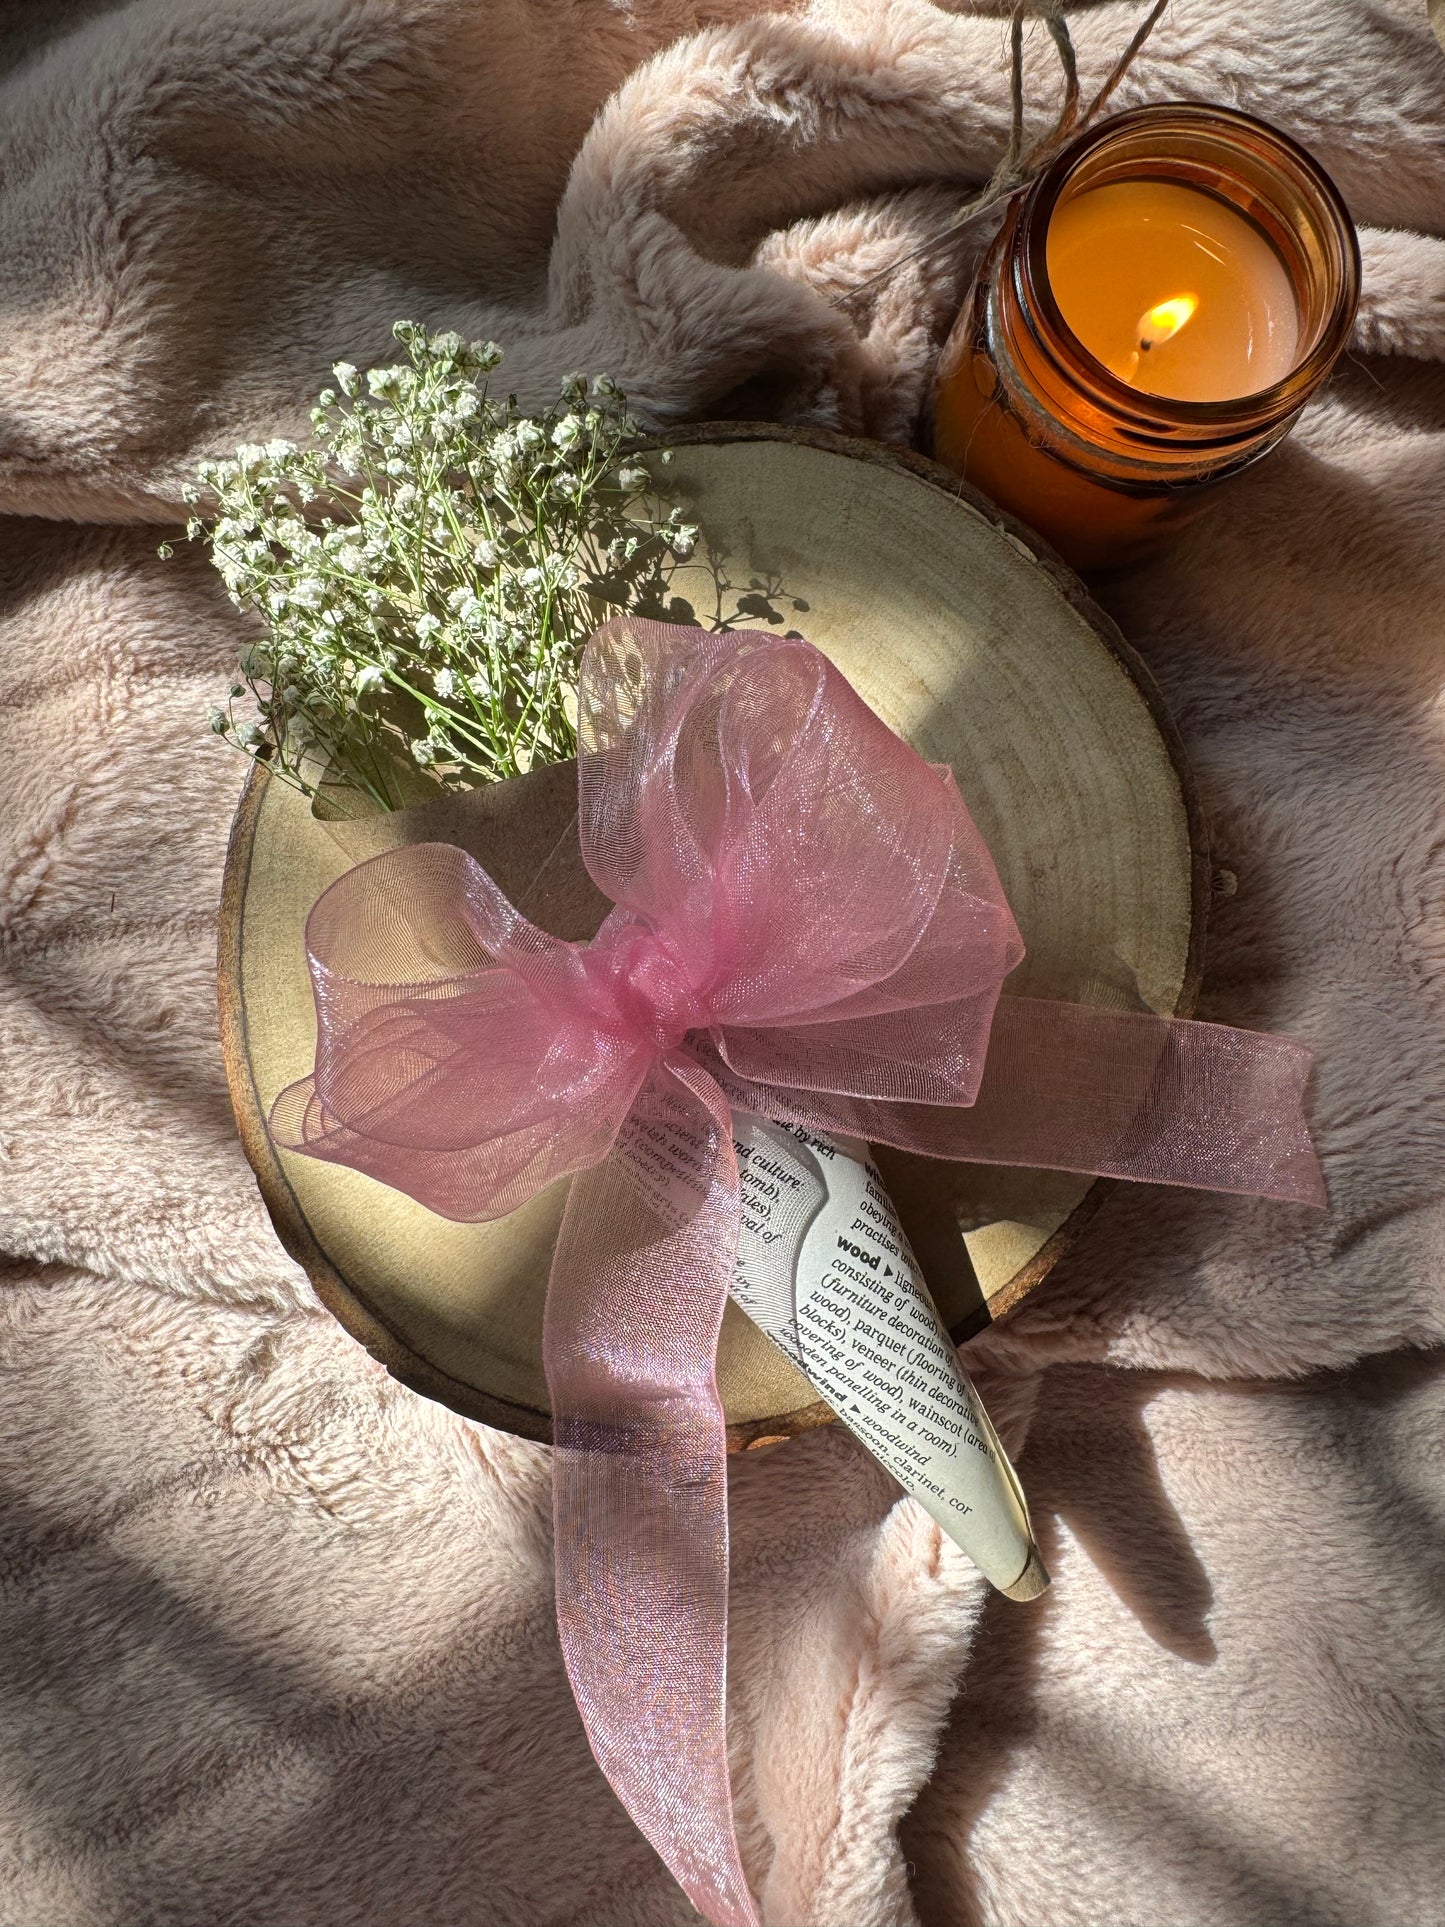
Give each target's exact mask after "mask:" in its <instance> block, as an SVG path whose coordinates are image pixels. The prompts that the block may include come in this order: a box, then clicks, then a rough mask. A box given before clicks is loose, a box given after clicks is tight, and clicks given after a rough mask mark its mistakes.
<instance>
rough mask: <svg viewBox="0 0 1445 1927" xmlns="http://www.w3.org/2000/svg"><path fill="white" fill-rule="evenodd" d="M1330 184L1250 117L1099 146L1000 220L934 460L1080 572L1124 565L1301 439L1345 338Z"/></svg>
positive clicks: (1342, 223)
mask: <svg viewBox="0 0 1445 1927" xmlns="http://www.w3.org/2000/svg"><path fill="white" fill-rule="evenodd" d="M1358 291H1359V251H1358V247H1357V244H1356V241H1355V234H1354V229H1353V227H1352V225H1351V223H1350V218H1349V215H1348V213H1347V211H1346V209H1345V207H1344V204H1343V202H1342V201H1341V200H1340V197H1339V195H1338V193H1337V192H1336V190H1335V188H1334V187H1333V185H1332V184H1331V183H1330V181H1329V179H1328V177H1327V176H1326V175H1325V174H1324V173H1323V172H1322V171H1321V170H1320V168H1319V167H1318V166H1317V165H1316V164H1315V163H1314V162H1313V161H1312V160H1311V159H1310V158H1309V156H1308V155H1306V154H1304V153H1303V152H1302V151H1301V150H1300V149H1299V148H1298V147H1296V146H1295V145H1294V143H1293V142H1292V141H1289V140H1287V139H1286V138H1285V137H1284V136H1283V135H1282V134H1278V133H1276V132H1275V131H1274V130H1273V129H1271V128H1268V127H1265V126H1264V125H1263V123H1262V122H1259V121H1256V120H1252V119H1251V118H1250V117H1249V116H1247V115H1244V114H1236V113H1233V112H1230V111H1228V110H1226V109H1223V108H1210V107H1199V106H1194V105H1192V104H1190V105H1186V104H1179V105H1174V106H1167V107H1156V108H1140V109H1138V110H1136V111H1135V112H1133V113H1130V114H1122V115H1120V116H1119V117H1118V119H1116V120H1113V121H1109V122H1106V123H1105V124H1104V125H1103V126H1101V127H1098V128H1096V129H1093V130H1092V131H1091V132H1089V133H1087V134H1085V135H1083V136H1082V137H1081V138H1080V139H1079V140H1078V141H1076V142H1075V143H1074V144H1073V146H1072V147H1070V148H1069V149H1068V150H1066V151H1065V152H1064V153H1063V154H1061V155H1060V156H1059V158H1058V159H1057V160H1056V161H1055V162H1054V163H1053V164H1052V165H1051V166H1050V167H1049V168H1048V169H1047V170H1046V172H1045V173H1044V174H1043V175H1042V176H1041V177H1040V179H1039V180H1038V181H1036V182H1035V183H1034V185H1033V187H1032V188H1031V189H1030V190H1029V192H1028V194H1027V195H1026V196H1025V197H1024V199H1023V201H1022V202H1021V203H1020V204H1019V205H1018V206H1017V207H1016V208H1015V209H1014V211H1013V212H1012V214H1011V215H1010V216H1009V218H1008V219H1007V220H1006V221H1005V223H1004V226H1003V228H1002V230H1001V231H1000V234H999V236H998V238H997V240H996V241H995V242H994V245H993V247H992V248H991V249H990V250H989V253H988V255H987V257H986V258H985V261H984V263H983V265H982V267H981V268H980V270H979V274H978V278H977V280H976V282H975V284H974V288H973V290H972V293H971V294H970V297H969V300H968V302H967V303H966V304H965V306H964V309H963V312H962V313H961V314H960V316H959V319H958V322H957V324H956V325H955V327H954V330H953V333H952V334H951V335H950V337H949V341H948V344H947V346H946V348H945V350H944V354H943V358H942V360H941V362H940V364H939V374H938V380H937V383H936V385H935V389H934V396H933V435H934V452H935V454H936V455H937V457H938V459H939V460H940V461H942V462H945V463H946V464H947V465H948V466H949V467H951V468H953V469H955V470H956V471H957V472H959V473H960V474H962V475H963V476H964V477H965V478H966V479H967V480H968V481H970V482H972V483H973V484H974V485H975V486H976V487H978V488H980V489H981V490H982V491H983V492H984V493H985V494H986V495H989V496H991V497H992V498H993V500H994V501H996V502H997V503H998V504H999V505H1000V506H1001V507H1003V508H1006V509H1008V510H1010V511H1012V513H1014V514H1015V515H1017V516H1018V517H1019V518H1020V519H1021V520H1022V521H1024V522H1027V523H1029V524H1031V525H1032V526H1033V527H1035V528H1037V529H1038V530H1039V531H1040V532H1041V533H1042V534H1043V535H1045V536H1046V537H1047V538H1048V539H1049V540H1050V541H1051V542H1052V543H1053V544H1054V546H1055V547H1056V548H1057V549H1059V550H1060V552H1061V553H1062V554H1063V555H1064V557H1065V558H1066V560H1069V561H1071V562H1073V563H1074V564H1075V565H1076V566H1078V567H1081V568H1088V567H1100V566H1105V565H1108V564H1110V563H1114V562H1118V561H1123V560H1127V559H1128V558H1129V557H1130V556H1131V555H1134V554H1137V553H1139V552H1140V551H1141V550H1142V549H1144V548H1145V547H1147V546H1149V545H1150V544H1151V543H1152V542H1153V541H1154V540H1156V539H1157V538H1158V536H1159V535H1160V534H1161V533H1162V532H1164V531H1165V530H1167V529H1170V528H1173V527H1176V526H1178V524H1179V523H1180V522H1182V521H1184V520H1186V519H1188V518H1189V517H1190V516H1191V515H1192V514H1193V513H1195V512H1196V511H1197V509H1198V507H1199V506H1200V503H1201V500H1202V496H1201V491H1203V490H1204V489H1205V488H1207V487H1208V486H1210V485H1212V484H1215V483H1217V482H1219V481H1221V480H1222V479H1224V478H1225V477H1226V476H1228V475H1231V474H1233V473H1235V472H1236V471H1237V470H1239V469H1241V468H1244V467H1245V466H1247V465H1248V464H1249V463H1250V462H1251V461H1253V460H1255V459H1256V458H1257V457H1258V456H1260V455H1262V454H1263V453H1265V451H1266V450H1267V449H1269V448H1271V447H1272V446H1273V445H1274V443H1275V442H1277V441H1278V440H1279V439H1280V438H1281V437H1282V436H1283V435H1284V434H1285V433H1286V432H1287V431H1288V429H1289V428H1290V426H1291V425H1292V424H1293V422H1294V420H1295V417H1296V416H1297V415H1298V413H1299V411H1300V409H1301V408H1302V407H1303V406H1304V403H1305V402H1306V401H1307V400H1308V398H1309V396H1310V395H1311V394H1312V393H1313V392H1314V390H1315V389H1316V388H1317V387H1318V385H1319V383H1320V382H1321V381H1322V380H1323V379H1324V378H1325V376H1326V375H1327V374H1328V372H1329V370H1330V368H1331V367H1332V366H1333V364H1334V362H1335V359H1336V357H1337V356H1338V355H1339V353H1340V351H1341V349H1342V348H1343V347H1344V344H1345V342H1346V340H1347V339H1348V337H1349V331H1350V326H1351V324H1352V322H1353V318H1354V309H1355V303H1356V300H1357V298H1358Z"/></svg>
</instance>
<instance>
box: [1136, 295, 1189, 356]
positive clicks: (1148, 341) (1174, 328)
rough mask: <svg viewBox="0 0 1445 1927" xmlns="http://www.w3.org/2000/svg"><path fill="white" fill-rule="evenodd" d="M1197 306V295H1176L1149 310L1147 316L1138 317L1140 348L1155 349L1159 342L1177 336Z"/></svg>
mask: <svg viewBox="0 0 1445 1927" xmlns="http://www.w3.org/2000/svg"><path fill="white" fill-rule="evenodd" d="M1198 306H1199V297H1198V296H1197V295H1192V294H1176V295H1175V297H1174V299H1173V300H1172V301H1161V302H1160V303H1159V305H1158V306H1157V307H1155V308H1150V309H1149V311H1148V313H1147V314H1142V315H1140V317H1139V346H1140V348H1141V349H1148V348H1157V347H1158V346H1159V345H1160V343H1161V342H1164V341H1168V340H1170V339H1171V338H1172V337H1173V336H1174V335H1177V334H1178V332H1179V330H1180V329H1181V328H1182V327H1183V326H1184V324H1185V322H1186V321H1187V320H1188V319H1189V317H1190V316H1191V315H1192V314H1193V313H1194V310H1195V309H1196V308H1197V307H1198Z"/></svg>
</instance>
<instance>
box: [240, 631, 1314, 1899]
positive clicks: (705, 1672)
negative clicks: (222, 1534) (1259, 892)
mask: <svg viewBox="0 0 1445 1927" xmlns="http://www.w3.org/2000/svg"><path fill="white" fill-rule="evenodd" d="M579 738H580V749H579V757H578V786H579V787H578V794H579V812H578V825H579V837H580V842H581V848H582V855H583V858H584V861H585V862H586V865H587V868H588V870H589V872H590V873H591V875H592V877H593V879H594V881H595V882H596V883H597V884H598V886H599V887H600V888H601V889H602V890H603V891H604V892H605V894H606V895H607V897H608V898H609V899H610V900H611V901H612V903H613V904H614V905H615V908H614V909H613V910H612V911H611V912H610V913H609V915H608V916H607V918H606V920H605V921H604V923H603V925H602V928H601V929H600V930H599V932H598V934H597V936H596V937H595V938H594V939H593V941H592V942H591V943H590V944H571V943H564V942H562V941H561V940H560V939H558V938H555V937H552V936H549V935H548V934H547V933H546V932H545V931H542V930H539V929H538V928H536V927H535V926H534V925H532V924H530V923H528V922H527V920H526V919H525V918H523V917H522V916H521V915H520V914H519V913H518V912H517V911H516V910H515V909H514V908H513V907H512V905H511V904H510V903H509V902H508V901H507V899H506V898H505V896H504V895H503V894H502V892H501V891H500V890H499V889H498V887H497V886H496V884H495V883H494V882H493V881H492V879H491V878H490V877H489V876H488V875H487V874H486V872H485V871H483V870H482V869H481V868H480V866H479V865H477V864H476V863H475V862H473V861H472V859H471V858H470V857H468V856H466V855H465V854H464V853H463V852H461V851H459V850H455V849H452V848H450V847H449V846H446V845H440V844H422V845H415V846H412V847H409V848H405V849H401V850H397V851H393V852H390V853H388V854H387V855H385V856H381V857H377V858H374V859H373V860H372V861H371V862H369V863H365V864H361V865H359V866H358V867H357V868H356V869H355V870H353V871H351V872H349V873H348V874H347V875H345V876H343V877H342V878H341V879H339V881H338V882H337V883H335V884H334V885H333V886H332V887H331V889H330V890H328V891H327V892H326V893H325V894H324V895H323V896H322V897H321V898H320V899H319V901H318V902H317V904H316V905H315V906H314V907H313V910H312V912H311V916H310V918H309V920H308V924H307V952H308V960H309V964H310V968H311V973H312V981H313V985H314V988H315V995H316V1006H317V1020H318V1037H317V1051H316V1063H315V1069H314V1072H313V1075H312V1076H311V1077H309V1078H306V1079H304V1080H303V1081H302V1082H301V1083H299V1084H295V1085H292V1086H291V1087H290V1088H289V1089H288V1090H286V1091H284V1092H283V1093H282V1094H281V1096H280V1098H278V1100H277V1103H276V1106H275V1109H274V1111H273V1113H272V1130H273V1132H274V1134H275V1136H276V1138H277V1140H278V1141H279V1142H280V1143H282V1144H284V1145H287V1146H289V1147H290V1148H292V1149H296V1150H301V1151H305V1152H307V1153H308V1154H310V1155H311V1156H314V1157H322V1158H329V1159H332V1160H334V1161H336V1162H339V1163H342V1164H347V1165H350V1166H352V1167H353V1168H355V1169H357V1170H361V1171H365V1172H369V1173H370V1174H371V1175H372V1176H375V1177H377V1178H380V1179H382V1180H383V1181H384V1182H386V1183H388V1184H391V1185H395V1186H396V1187H398V1188H399V1189H401V1190H403V1191H406V1192H407V1193H409V1194H410V1195H411V1196H412V1197H414V1198H417V1199H418V1200H419V1201H420V1202H421V1203H423V1204H425V1205H428V1206H430V1207H431V1208H432V1209H433V1210H436V1211H439V1212H442V1213H443V1214H444V1215H446V1216H449V1217H453V1218H459V1219H464V1220H478V1219H485V1218H496V1217H501V1216H504V1215H505V1214H507V1213H508V1212H510V1211H513V1210H515V1209H516V1208H517V1207H518V1206H520V1205H521V1204H523V1203H525V1202H526V1201H527V1199H528V1198H530V1197H533V1196H534V1195H535V1194H536V1193H537V1192H538V1191H540V1190H541V1189H542V1188H543V1187H544V1186H546V1185H548V1184H550V1183H552V1182H554V1181H555V1180H557V1179H559V1178H563V1177H567V1176H570V1177H571V1178H572V1184H571V1187H570V1190H569V1193H568V1197H567V1202H566V1206H565V1209H564V1212H563V1218H562V1228H561V1232H560V1234H559V1237H558V1241H557V1245H556V1249H555V1252H554V1254H553V1261H552V1274H551V1280H550V1283H549V1287H548V1296H547V1307H546V1318H545V1331H544V1363H545V1367H546V1373H547V1382H548V1388H549V1393H550V1397H551V1403H552V1410H553V1418H554V1427H555V1441H556V1450H555V1455H554V1473H553V1485H554V1510H555V1528H556V1564H557V1616H558V1624H559V1629H560V1633H561V1639H562V1647H563V1652H564V1654H565V1657H566V1662H567V1669H568V1673H569V1676H570V1678H571V1681H572V1686H573V1691H574V1693H575V1695H576V1698H577V1704H578V1706H579V1708H580V1710H581V1713H582V1717H583V1721H584V1723H585V1725H586V1728H587V1733H588V1737H589V1740H590V1742H591V1744H592V1749H593V1752H594V1753H595V1755H596V1757H597V1760H598V1762H599V1764H600V1765H601V1766H602V1769H603V1771H604V1772H605V1773H606V1774H607V1776H608V1778H609V1779H610V1780H611V1782H612V1784H613V1786H614V1788H615V1789H616V1791H617V1793H618V1794H619V1796H620V1797H621V1799H622V1801H623V1803H624V1804H625V1805H626V1807H627V1809H628V1811H629V1812H630V1813H631V1815H632V1817H633V1819H634V1820H635V1821H636V1822H637V1824H638V1826H639V1827H640V1828H641V1830H642V1831H643V1833H645V1834H646V1836H647V1837H648V1839H649V1840H651V1842H652V1843H653V1845H654V1846H655V1847H656V1849H657V1850H658V1852H659V1853H660V1854H661V1856H662V1858H663V1859H664V1860H665V1861H666V1863H667V1865H668V1866H669V1867H670V1868H671V1870H672V1871H673V1873H674V1875H675V1876H676V1877H677V1879H678V1880H679V1881H680V1883H681V1884H682V1886H683V1887H684V1889H685V1890H686V1892H687V1894H688V1896H689V1898H690V1899H691V1900H692V1901H693V1903H694V1905H695V1906H696V1907H697V1908H698V1909H699V1910H700V1911H701V1912H702V1913H703V1914H704V1915H706V1916H707V1918H708V1919H710V1920H712V1921H714V1922H716V1923H718V1927H757V1922H758V1913H757V1908H756V1905H755V1902H754V1900H753V1898H752V1895H751V1893H750V1891H749V1888H748V1884H747V1881H746V1879H745V1877H744V1874H743V1870H742V1865H741V1860H740V1856H739V1852H738V1844H737V1838H736V1833H735V1830H734V1824H733V1811H732V1795H731V1788H730V1784H729V1777H728V1763H727V1743H726V1726H725V1718H724V1697H725V1695H724V1681H725V1656H726V1632H727V1543H728V1542H727V1484H726V1432H725V1424H724V1418H723V1413H722V1408H721V1404H720V1401H719V1399H718V1394H717V1387H716V1383H715V1378H714V1359H715V1354H716V1348H717V1337H718V1330H719V1326H720V1324H721V1320H722V1312H723V1306H724V1303H725V1301H726V1298H727V1293H728V1288H729V1285H730V1283H731V1281H732V1275H733V1266H734V1263H735V1260H736V1254H737V1239H738V1222H739V1220H738V1212H739V1191H738V1173H737V1164H736V1160H735V1157H734V1152H733V1143H732V1125H731V1111H730V1103H740V1104H742V1105H744V1106H746V1107H747V1108H750V1109H753V1110H756V1111H759V1112H761V1113H763V1114H765V1115H768V1116H771V1117H773V1118H776V1119H779V1120H781V1121H783V1122H787V1123H796V1124H801V1125H804V1126H806V1127H807V1128H809V1129H811V1130H816V1131H822V1132H831V1133H843V1134H850V1135H854V1136H858V1137H862V1138H865V1139H869V1140H872V1141H874V1142H882V1143H887V1144H891V1145H895V1146H898V1147H901V1148H902V1149H905V1150H909V1151H916V1152H922V1153H927V1154H931V1155H934V1156H942V1157H951V1158H961V1159H967V1160H970V1161H978V1162H994V1163H1005V1164H1024V1165H1030V1166H1053V1167H1056V1168H1062V1169H1066V1170H1073V1171H1082V1172H1099V1173H1110V1174H1113V1175H1117V1176H1122V1177H1133V1178H1147V1179H1152V1180H1154V1181H1157V1182H1163V1183H1174V1184H1188V1185H1198V1186H1203V1187H1207V1188H1213V1189H1220V1190H1229V1191H1239V1192H1244V1193H1253V1194H1258V1195H1267V1196H1272V1197H1277V1198H1287V1199H1294V1200H1297V1201H1303V1202H1309V1203H1321V1202H1323V1184H1322V1179H1321V1176H1320V1171H1319V1165H1318V1161H1317V1159H1316V1158H1315V1155H1314V1151H1313V1147H1312V1146H1311V1144H1310V1140H1309V1133H1308V1130H1307V1128H1306V1125H1305V1122H1304V1115H1303V1108H1302V1103H1303V1091H1304V1086H1305V1083H1306V1080H1307V1077H1308V1073H1309V1055H1308V1053H1307V1052H1306V1051H1305V1050H1304V1049H1303V1048H1302V1047H1301V1046H1299V1045H1297V1044H1294V1043H1292V1042H1290V1041H1289V1040H1288V1039H1284V1038H1278V1037H1269V1036H1263V1035H1256V1034H1253V1033H1246V1032H1242V1031H1236V1030H1230V1029H1228V1028H1225V1027H1223V1026H1218V1025H1211V1024H1194V1023H1187V1022H1178V1021H1174V1020H1170V1019H1165V1018H1160V1017H1155V1016H1152V1015H1150V1014H1149V1013H1146V1012H1129V1011H1104V1010H1099V1009H1095V1008H1092V1007H1085V1006H1079V1005H1071V1004H1064V1003H1051V1002H1041V1001H1038V1000H1032V999H1024V998H1012V997H1004V998H1001V997H1000V992H1001V990H1002V988H1003V984H1004V980H1005V979H1006V977H1007V976H1008V974H1009V972H1010V971H1011V970H1012V969H1013V968H1014V967H1015V965H1016V964H1017V963H1018V962H1019V960H1020V958H1021V957H1022V955H1023V945H1022V942H1021V940H1020V938H1019V934H1018V930H1017V928H1016V926H1015V924H1014V920H1013V917H1012V915H1011V913H1010V911H1009V908H1008V904H1007V902H1006V900H1005V898H1004V894H1003V891H1002V889H1001V887H1000V885H999V881H998V877H997V874H996V872H995V870H994V866H993V862H992V859H991V858H990V856H989V853H988V850H987V848H986V846H985V844H984V842H983V839H982V837H981V836H980V835H979V833H978V831H977V829H976V828H975V826H974V824H973V822H972V820H971V819H970V817H969V815H968V812H967V810H966V809H965V808H964V805H963V802H962V799H961V798H960V796H959V793H958V790H957V788H956V787H955V784H954V781H953V778H952V776H951V774H950V773H949V772H948V771H947V770H945V769H940V768H936V767H933V766H930V765H928V764H926V763H924V762H923V761H922V759H921V758H920V757H919V756H917V754H916V753H915V752H914V751H913V750H911V749H910V748H908V746H907V745H906V744H905V743H903V742H902V741H901V740H900V739H899V738H898V737H897V736H895V735H894V734H893V733H892V732H891V731H890V730H889V729H887V728H886V727H885V726H884V724H883V723H881V722H880V721H879V720H878V718H877V717H876V716H875V715H873V713H872V712H871V711H870V710H869V709H868V708H867V707H866V706H865V705H864V703H863V702H862V701H861V699H860V698H859V697H858V696H857V694H856V692H855V691H854V690H853V689H852V688H851V687H850V686H849V685H848V683H847V682H846V681H845V680H844V679H843V678H842V677H841V676H840V675H839V674H838V672H837V671H836V670H835V669H834V668H833V667H832V666H831V664H830V663H829V662H828V661H827V659H826V657H824V656H823V655H821V654H820V653H819V652H818V651H817V650H815V649H813V648H812V647H811V646H810V645H809V644H807V643H806V642H804V641H802V640H801V639H798V638H780V637H774V636H770V635H766V634H761V635H760V634H756V633H751V632H743V633H735V634H731V635H708V634H704V633H702V632H701V631H698V630H679V629H669V628H665V627H662V626H660V625H657V624H652V623H645V622H636V621H627V620H619V621H617V622H614V623H611V624H609V625H608V626H607V627H606V628H604V629H602V630H599V632H598V633H597V635H596V636H594V637H593V639H592V641H591V642H590V643H589V645H588V647H587V650H586V653H585V655H584V658H583V662H582V668H581V677H580V687H579ZM724 1087H726V1094H725V1090H724ZM659 1146H665V1150H666V1155H665V1156H661V1157H660V1156H659V1155H658V1147H659Z"/></svg>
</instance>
